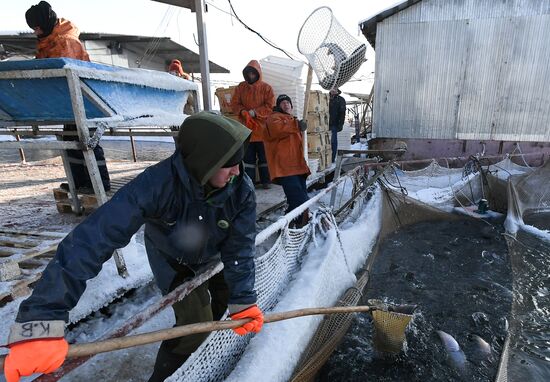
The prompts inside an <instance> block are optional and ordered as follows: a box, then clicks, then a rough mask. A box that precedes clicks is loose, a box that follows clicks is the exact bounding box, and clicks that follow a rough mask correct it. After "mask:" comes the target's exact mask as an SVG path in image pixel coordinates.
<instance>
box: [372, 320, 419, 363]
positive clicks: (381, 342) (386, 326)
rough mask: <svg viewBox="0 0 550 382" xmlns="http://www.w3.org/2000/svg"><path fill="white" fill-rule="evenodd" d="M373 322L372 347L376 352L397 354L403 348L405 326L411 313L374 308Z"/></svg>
mask: <svg viewBox="0 0 550 382" xmlns="http://www.w3.org/2000/svg"><path fill="white" fill-rule="evenodd" d="M372 318H373V323H374V338H373V342H374V348H375V349H376V350H377V351H378V352H382V353H391V354H397V353H399V352H400V351H401V350H403V344H404V343H405V328H406V327H407V325H408V324H409V322H410V321H411V318H412V315H410V314H403V313H397V312H386V311H383V310H375V311H374V312H372Z"/></svg>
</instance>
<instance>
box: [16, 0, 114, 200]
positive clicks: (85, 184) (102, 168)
mask: <svg viewBox="0 0 550 382" xmlns="http://www.w3.org/2000/svg"><path fill="white" fill-rule="evenodd" d="M25 18H26V20H27V24H28V25H29V27H30V28H31V29H32V30H33V31H34V34H35V35H36V36H37V37H38V44H37V47H36V50H37V52H36V58H60V57H66V58H74V59H76V60H82V61H90V57H89V56H88V53H87V52H86V49H85V48H84V46H83V45H82V43H81V42H80V40H79V39H78V36H79V35H80V32H79V31H78V28H77V27H76V26H75V25H74V24H73V23H71V22H70V21H69V20H65V19H63V18H58V17H57V14H56V13H55V12H54V10H53V9H52V7H51V5H50V4H49V3H48V2H46V1H41V2H40V3H38V4H36V5H33V6H32V7H30V8H29V9H28V10H27V12H26V13H25ZM63 131H67V132H68V131H70V132H75V131H76V125H74V124H67V125H64V127H63ZM63 140H64V141H74V140H78V137H77V136H71V135H66V136H63ZM67 155H68V157H69V165H70V168H71V174H72V175H73V179H74V183H75V186H76V188H77V191H78V192H80V193H84V194H93V193H94V191H93V189H92V182H91V180H90V175H89V174H88V169H87V167H86V162H85V161H84V155H83V154H82V151H80V150H67ZM94 155H95V158H96V160H97V165H98V168H99V173H100V175H101V180H102V182H103V187H104V188H105V191H109V190H110V189H111V180H110V177H109V172H108V171H107V165H106V163H105V154H104V152H103V148H102V147H101V146H100V145H99V144H98V145H97V146H96V147H95V148H94ZM60 187H61V188H63V189H64V190H66V191H69V185H68V183H61V185H60Z"/></svg>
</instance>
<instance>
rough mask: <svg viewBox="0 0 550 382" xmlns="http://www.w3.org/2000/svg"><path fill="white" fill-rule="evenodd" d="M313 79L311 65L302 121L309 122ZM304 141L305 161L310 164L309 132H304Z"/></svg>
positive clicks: (309, 66)
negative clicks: (308, 115)
mask: <svg viewBox="0 0 550 382" xmlns="http://www.w3.org/2000/svg"><path fill="white" fill-rule="evenodd" d="M312 79H313V68H312V67H311V65H308V66H307V80H306V94H305V95H304V112H303V113H302V119H303V120H304V121H307V113H308V111H309V110H308V109H309V92H310V91H311V81H312ZM302 137H303V141H304V159H305V160H306V163H308V159H309V155H308V152H307V130H306V131H304V132H303V135H302Z"/></svg>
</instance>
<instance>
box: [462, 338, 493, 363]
mask: <svg viewBox="0 0 550 382" xmlns="http://www.w3.org/2000/svg"><path fill="white" fill-rule="evenodd" d="M468 337H469V339H470V340H471V341H472V342H473V343H474V351H473V356H474V357H475V358H476V359H477V360H479V361H489V360H490V359H491V345H489V344H488V343H487V341H485V340H484V339H483V338H481V337H480V336H478V335H477V334H471V335H469V336H468Z"/></svg>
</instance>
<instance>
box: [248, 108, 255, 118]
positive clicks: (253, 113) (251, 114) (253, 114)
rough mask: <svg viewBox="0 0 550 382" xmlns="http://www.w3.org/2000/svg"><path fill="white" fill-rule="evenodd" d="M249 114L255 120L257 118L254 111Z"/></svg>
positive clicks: (251, 110) (249, 111)
mask: <svg viewBox="0 0 550 382" xmlns="http://www.w3.org/2000/svg"><path fill="white" fill-rule="evenodd" d="M248 114H249V115H250V116H251V117H252V118H255V117H256V112H255V111H254V109H250V110H248Z"/></svg>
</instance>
